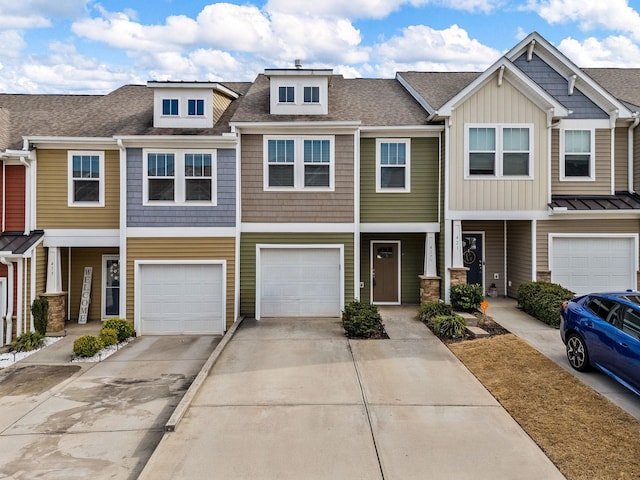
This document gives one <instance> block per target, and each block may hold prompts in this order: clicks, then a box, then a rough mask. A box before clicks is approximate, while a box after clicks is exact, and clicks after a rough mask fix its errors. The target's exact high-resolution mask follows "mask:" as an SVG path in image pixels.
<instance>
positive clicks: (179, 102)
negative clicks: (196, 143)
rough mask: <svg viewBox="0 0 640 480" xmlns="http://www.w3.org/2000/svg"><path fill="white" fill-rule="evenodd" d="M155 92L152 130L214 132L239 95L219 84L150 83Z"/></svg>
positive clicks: (148, 83)
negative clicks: (217, 123)
mask: <svg viewBox="0 0 640 480" xmlns="http://www.w3.org/2000/svg"><path fill="white" fill-rule="evenodd" d="M147 86H148V87H150V88H153V89H154V91H153V126H154V127H156V128H212V127H213V126H214V125H215V123H216V122H217V121H218V120H219V119H220V117H221V116H222V114H223V113H224V111H225V110H226V108H227V107H228V106H229V105H230V104H231V102H232V101H233V100H234V99H236V98H238V96H239V95H238V94H237V93H235V92H234V91H232V90H230V89H229V88H227V87H225V86H224V85H220V84H219V83H217V82H155V81H151V82H147Z"/></svg>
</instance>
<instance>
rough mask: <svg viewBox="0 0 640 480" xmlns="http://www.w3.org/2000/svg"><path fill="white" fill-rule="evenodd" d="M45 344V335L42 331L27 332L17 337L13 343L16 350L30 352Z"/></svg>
mask: <svg viewBox="0 0 640 480" xmlns="http://www.w3.org/2000/svg"><path fill="white" fill-rule="evenodd" d="M43 344H44V335H42V334H41V333H40V332H26V333H23V334H22V335H20V336H19V337H18V338H16V340H15V342H13V343H12V344H11V350H13V351H14V352H30V351H31V350H35V349H37V348H40V347H41V346H42V345H43Z"/></svg>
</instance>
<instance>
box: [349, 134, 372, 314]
mask: <svg viewBox="0 0 640 480" xmlns="http://www.w3.org/2000/svg"><path fill="white" fill-rule="evenodd" d="M353 137H354V138H353V144H354V145H353V147H354V148H353V171H354V173H355V174H354V176H353V216H354V218H353V297H354V300H356V301H360V293H361V292H360V275H361V273H360V130H356V131H355V132H354V134H353ZM342 274H343V275H344V272H342ZM372 303H373V302H372Z"/></svg>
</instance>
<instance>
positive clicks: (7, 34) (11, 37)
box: [0, 30, 27, 58]
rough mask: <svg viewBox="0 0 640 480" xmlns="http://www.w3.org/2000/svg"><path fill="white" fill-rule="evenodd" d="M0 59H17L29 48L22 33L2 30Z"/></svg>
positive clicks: (0, 31)
mask: <svg viewBox="0 0 640 480" xmlns="http://www.w3.org/2000/svg"><path fill="white" fill-rule="evenodd" d="M0 45H2V48H1V49H0V57H13V58H17V57H19V56H20V55H21V51H22V50H24V48H25V47H26V46H27V44H26V42H25V41H24V38H23V37H22V33H21V32H18V31H16V30H0Z"/></svg>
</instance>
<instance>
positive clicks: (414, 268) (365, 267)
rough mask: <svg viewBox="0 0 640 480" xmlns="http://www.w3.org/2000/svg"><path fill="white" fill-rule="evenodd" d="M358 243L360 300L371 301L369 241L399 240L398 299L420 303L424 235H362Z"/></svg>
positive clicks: (410, 302)
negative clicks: (361, 285) (360, 284)
mask: <svg viewBox="0 0 640 480" xmlns="http://www.w3.org/2000/svg"><path fill="white" fill-rule="evenodd" d="M361 238H362V240H361V243H360V272H361V273H360V281H361V282H364V288H363V289H361V290H360V300H361V301H363V302H366V303H369V302H370V301H371V241H400V255H401V259H402V264H401V265H400V283H401V285H400V301H401V302H402V303H405V304H419V303H420V279H419V278H418V275H422V274H423V268H424V243H425V235H424V234H423V233H418V234H402V235H395V234H383V235H382V234H381V235H376V234H372V235H362V237H361Z"/></svg>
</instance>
